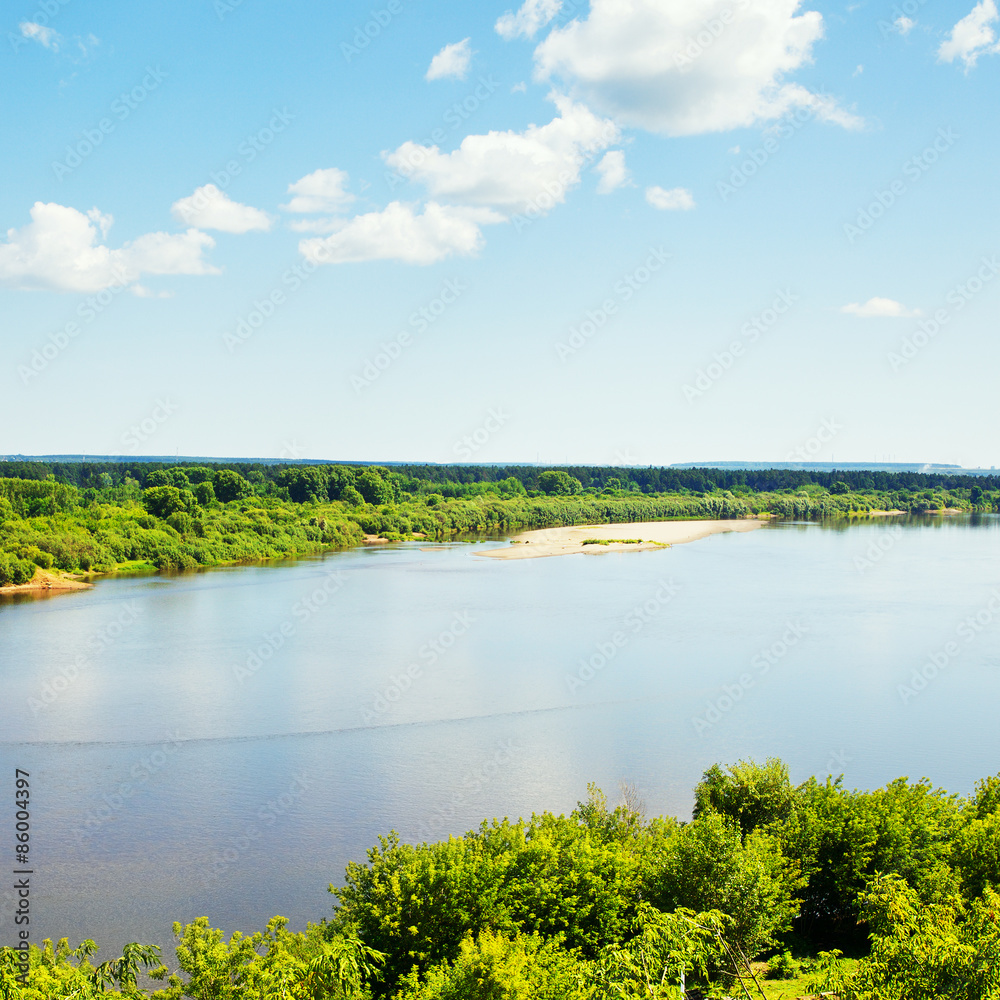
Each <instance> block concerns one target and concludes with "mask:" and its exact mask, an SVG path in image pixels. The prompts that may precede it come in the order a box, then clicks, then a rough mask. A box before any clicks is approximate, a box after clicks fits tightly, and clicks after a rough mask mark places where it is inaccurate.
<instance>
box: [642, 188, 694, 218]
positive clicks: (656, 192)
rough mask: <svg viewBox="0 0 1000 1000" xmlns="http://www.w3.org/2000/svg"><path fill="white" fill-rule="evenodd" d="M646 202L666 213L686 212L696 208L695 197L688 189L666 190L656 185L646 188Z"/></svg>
mask: <svg viewBox="0 0 1000 1000" xmlns="http://www.w3.org/2000/svg"><path fill="white" fill-rule="evenodd" d="M646 201H648V202H649V204H650V205H652V206H653V208H659V209H662V210H663V211H666V212H677V211H682V212H686V211H688V210H689V209H692V208H694V195H692V194H691V192H690V191H689V190H688V189H687V188H671V189H670V190H669V191H668V190H667V189H666V188H662V187H660V186H659V185H658V184H654V185H653V186H652V187H648V188H646Z"/></svg>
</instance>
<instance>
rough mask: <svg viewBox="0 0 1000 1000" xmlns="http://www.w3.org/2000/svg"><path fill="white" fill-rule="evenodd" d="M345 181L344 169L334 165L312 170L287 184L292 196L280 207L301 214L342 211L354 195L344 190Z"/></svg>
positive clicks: (352, 199) (345, 173)
mask: <svg viewBox="0 0 1000 1000" xmlns="http://www.w3.org/2000/svg"><path fill="white" fill-rule="evenodd" d="M347 181H348V175H347V171H346V170H338V169H337V168H336V167H326V168H325V169H323V170H314V171H313V172H312V173H311V174H306V175H305V177H300V178H299V179H298V180H297V181H295V183H294V184H289V185H288V193H289V194H290V195H293V196H294V197H293V198H292V200H291V201H290V202H289V203H288V204H287V205H282V206H281V207H282V208H283V209H284V210H285V211H286V212H299V213H301V214H303V215H305V214H310V213H315V212H339V211H342V210H343V209H344V208H346V207H347V206H348V205H350V203H351V202H352V201H354V195H353V194H350V193H349V192H348V191H346V190H345V188H346V187H347Z"/></svg>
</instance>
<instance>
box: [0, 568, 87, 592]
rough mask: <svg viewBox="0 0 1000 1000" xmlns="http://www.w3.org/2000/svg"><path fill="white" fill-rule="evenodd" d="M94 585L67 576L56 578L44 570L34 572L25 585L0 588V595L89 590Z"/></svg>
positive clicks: (9, 585) (14, 584)
mask: <svg viewBox="0 0 1000 1000" xmlns="http://www.w3.org/2000/svg"><path fill="white" fill-rule="evenodd" d="M93 586H94V585H93V584H92V583H84V582H83V581H82V580H74V579H73V578H72V577H68V576H56V574H55V573H49V572H47V571H46V570H44V569H37V570H35V575H34V576H33V577H32V578H31V579H30V580H29V581H28V582H27V583H10V584H7V585H6V586H3V587H0V594H38V593H45V592H47V591H53V590H90V589H91V588H92V587H93Z"/></svg>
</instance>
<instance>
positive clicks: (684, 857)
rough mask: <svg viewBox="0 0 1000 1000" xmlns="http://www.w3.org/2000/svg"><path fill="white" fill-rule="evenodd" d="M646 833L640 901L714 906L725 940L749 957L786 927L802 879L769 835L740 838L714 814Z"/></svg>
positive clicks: (697, 907) (699, 907) (728, 821)
mask: <svg viewBox="0 0 1000 1000" xmlns="http://www.w3.org/2000/svg"><path fill="white" fill-rule="evenodd" d="M652 833H653V835H654V837H655V839H654V840H653V842H652V843H651V845H650V848H651V849H650V850H649V851H648V852H646V854H645V863H646V866H647V868H646V873H645V875H644V885H645V891H644V898H646V899H648V900H649V901H650V902H651V903H652V904H653V905H654V906H656V907H657V908H658V909H660V910H664V911H668V912H669V911H672V910H674V909H676V908H677V907H686V908H688V909H691V910H698V911H704V910H719V911H720V912H722V913H724V914H726V915H727V916H728V917H730V918H732V921H733V923H732V936H733V939H734V940H735V941H736V942H738V943H739V945H740V947H741V948H742V949H743V951H744V952H746V954H747V955H751V956H753V955H757V954H758V953H759V952H761V951H762V950H764V949H765V948H767V947H769V946H771V945H773V944H776V943H777V941H778V940H779V938H780V936H781V935H782V934H784V933H785V932H787V931H788V930H790V929H791V926H792V920H793V919H794V917H795V916H796V914H797V913H798V909H799V902H798V900H797V899H796V893H797V891H798V890H799V889H800V888H801V886H802V884H803V879H802V878H801V876H800V873H799V869H798V865H797V864H796V863H795V862H793V861H790V860H789V859H788V858H786V857H785V856H784V854H783V853H782V849H781V844H780V842H779V841H778V839H777V838H776V837H775V836H772V835H771V834H769V833H763V832H761V831H760V830H757V831H754V832H753V833H751V834H749V835H748V836H746V837H743V836H742V835H741V833H740V829H739V827H738V826H737V825H736V824H735V823H734V822H733V821H732V820H731V819H729V818H728V817H724V816H721V815H719V814H718V813H709V814H707V815H703V816H700V817H699V818H698V819H696V820H694V821H693V822H691V823H688V824H687V825H686V826H683V827H679V828H671V827H670V826H669V825H667V826H664V827H660V828H657V827H654V828H653V831H652Z"/></svg>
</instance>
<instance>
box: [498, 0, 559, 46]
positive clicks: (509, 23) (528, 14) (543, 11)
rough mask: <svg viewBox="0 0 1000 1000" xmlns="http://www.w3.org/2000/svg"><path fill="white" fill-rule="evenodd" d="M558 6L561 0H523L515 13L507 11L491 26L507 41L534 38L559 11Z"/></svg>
mask: <svg viewBox="0 0 1000 1000" xmlns="http://www.w3.org/2000/svg"><path fill="white" fill-rule="evenodd" d="M560 7H562V0H524V3H523V4H522V5H521V6H520V7H519V8H518V10H517V12H516V13H514V12H512V11H507V13H506V14H502V15H501V16H500V18H499V19H498V20H497V23H496V24H495V25H494V26H493V27H494V30H495V31H496V33H497V34H498V35H499V36H500V37H501V38H505V39H507V41H510V40H511V39H513V38H534V37H535V35H537V34H538V32H539V30H540V29H541V28H544V27H545V25H547V24H548V23H549V21H551V20H552V18H554V17H555V16H556V14H558V13H559V9H560Z"/></svg>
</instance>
